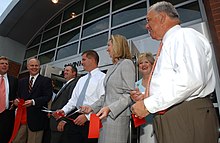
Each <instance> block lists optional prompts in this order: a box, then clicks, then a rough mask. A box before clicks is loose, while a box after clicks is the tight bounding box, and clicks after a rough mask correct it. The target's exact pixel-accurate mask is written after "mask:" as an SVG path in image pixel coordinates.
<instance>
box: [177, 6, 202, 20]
mask: <svg viewBox="0 0 220 143" xmlns="http://www.w3.org/2000/svg"><path fill="white" fill-rule="evenodd" d="M177 11H178V13H179V15H180V20H181V23H185V22H189V21H192V20H195V19H199V18H202V15H201V12H200V9H199V4H198V2H193V3H190V4H187V5H184V6H181V7H178V8H177ZM189 15H190V16H189Z"/></svg>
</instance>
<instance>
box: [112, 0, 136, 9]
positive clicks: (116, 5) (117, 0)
mask: <svg viewBox="0 0 220 143" xmlns="http://www.w3.org/2000/svg"><path fill="white" fill-rule="evenodd" d="M138 1H140V0H113V1H112V11H115V10H118V9H120V8H123V7H125V6H127V5H130V4H132V3H135V2H138Z"/></svg>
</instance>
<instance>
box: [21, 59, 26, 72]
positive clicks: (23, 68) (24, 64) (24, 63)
mask: <svg viewBox="0 0 220 143" xmlns="http://www.w3.org/2000/svg"><path fill="white" fill-rule="evenodd" d="M24 70H27V61H26V60H25V61H24V62H23V64H22V67H21V71H24Z"/></svg>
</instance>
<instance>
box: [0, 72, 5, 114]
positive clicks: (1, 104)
mask: <svg viewBox="0 0 220 143" xmlns="http://www.w3.org/2000/svg"><path fill="white" fill-rule="evenodd" d="M5 108H6V92H5V80H4V76H3V75H2V76H1V78H0V113H2V112H3V111H4V110H5Z"/></svg>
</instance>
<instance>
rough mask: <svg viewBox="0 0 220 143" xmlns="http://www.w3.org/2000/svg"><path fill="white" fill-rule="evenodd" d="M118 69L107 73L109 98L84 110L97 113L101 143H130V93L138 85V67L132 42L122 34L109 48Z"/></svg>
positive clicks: (111, 39) (106, 93) (106, 86)
mask: <svg viewBox="0 0 220 143" xmlns="http://www.w3.org/2000/svg"><path fill="white" fill-rule="evenodd" d="M107 51H108V53H109V55H110V57H111V58H112V62H113V64H114V66H113V67H112V68H111V69H109V70H108V71H107V74H106V77H105V80H104V86H105V95H103V96H101V98H100V99H99V100H98V101H96V102H95V103H94V104H92V105H91V106H83V107H82V111H84V112H86V113H89V112H92V111H93V112H95V113H97V114H96V115H97V116H99V118H100V119H101V120H102V125H103V127H102V128H101V130H100V137H99V143H127V140H128V134H129V120H130V110H129V105H130V104H131V102H132V101H131V99H130V94H129V93H130V90H132V89H134V86H135V68H134V64H133V62H132V61H131V53H130V50H129V46H128V42H127V40H126V38H125V37H123V36H121V35H112V36H111V38H110V39H109V41H108V49H107Z"/></svg>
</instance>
